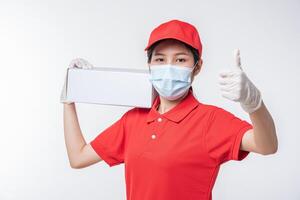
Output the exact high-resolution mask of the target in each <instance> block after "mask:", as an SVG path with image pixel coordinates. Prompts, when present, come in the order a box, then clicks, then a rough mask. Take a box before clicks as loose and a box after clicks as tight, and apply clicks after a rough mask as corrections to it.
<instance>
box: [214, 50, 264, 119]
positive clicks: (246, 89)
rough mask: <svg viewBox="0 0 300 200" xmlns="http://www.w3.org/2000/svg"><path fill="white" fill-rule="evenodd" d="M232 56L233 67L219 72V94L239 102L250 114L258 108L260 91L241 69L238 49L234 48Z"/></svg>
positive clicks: (260, 100) (260, 99) (260, 98)
mask: <svg viewBox="0 0 300 200" xmlns="http://www.w3.org/2000/svg"><path fill="white" fill-rule="evenodd" d="M234 56H235V66H234V68H233V69H231V70H227V71H222V72H220V73H219V86H220V89H221V94H222V96H223V97H225V98H227V99H230V100H232V101H236V102H240V104H241V107H242V108H243V109H244V110H245V111H246V112H247V113H249V114H250V113H252V112H254V111H256V110H257V109H258V108H260V106H261V103H262V97H261V92H260V91H259V90H258V89H257V88H256V87H255V85H254V84H253V83H252V82H251V81H250V79H249V78H248V77H247V75H246V74H245V72H244V71H243V69H242V67H241V59H240V51H239V49H236V50H235V52H234Z"/></svg>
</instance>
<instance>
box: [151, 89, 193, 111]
mask: <svg viewBox="0 0 300 200" xmlns="http://www.w3.org/2000/svg"><path fill="white" fill-rule="evenodd" d="M188 93H189V91H187V92H186V93H185V94H184V95H183V96H182V97H180V98H178V99H176V100H172V101H171V100H168V99H166V98H164V97H162V96H159V98H160V104H159V105H158V108H157V111H158V112H159V113H160V114H164V113H165V112H168V111H169V110H171V109H172V108H174V107H175V106H176V105H177V104H179V103H180V102H181V101H182V100H183V99H184V98H185V97H186V95H187V94H188Z"/></svg>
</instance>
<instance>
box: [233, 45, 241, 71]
mask: <svg viewBox="0 0 300 200" xmlns="http://www.w3.org/2000/svg"><path fill="white" fill-rule="evenodd" d="M234 59H235V67H238V68H240V69H241V70H243V69H242V65H241V57H240V50H239V49H235V50H234Z"/></svg>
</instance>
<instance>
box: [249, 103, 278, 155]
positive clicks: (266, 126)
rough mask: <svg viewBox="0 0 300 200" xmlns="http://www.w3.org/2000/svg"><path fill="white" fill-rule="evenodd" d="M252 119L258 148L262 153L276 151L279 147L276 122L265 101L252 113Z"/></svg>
mask: <svg viewBox="0 0 300 200" xmlns="http://www.w3.org/2000/svg"><path fill="white" fill-rule="evenodd" d="M250 119H251V122H252V125H253V134H254V140H255V144H256V146H257V149H259V151H260V152H261V153H262V154H270V153H275V152H276V151H277V148H278V141H277V136H276V129H275V124H274V121H273V118H272V116H271V114H270V113H269V111H268V110H267V108H266V106H265V104H264V102H262V104H261V107H260V108H259V109H258V110H256V111H255V112H253V113H251V114H250Z"/></svg>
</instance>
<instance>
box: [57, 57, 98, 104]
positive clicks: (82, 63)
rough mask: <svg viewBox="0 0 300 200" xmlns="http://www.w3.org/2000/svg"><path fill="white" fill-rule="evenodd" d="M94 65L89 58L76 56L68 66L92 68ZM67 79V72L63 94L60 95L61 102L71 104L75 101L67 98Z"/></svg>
mask: <svg viewBox="0 0 300 200" xmlns="http://www.w3.org/2000/svg"><path fill="white" fill-rule="evenodd" d="M93 67H94V66H93V65H92V64H90V63H89V62H88V61H87V60H84V59H83V58H75V59H73V60H72V61H71V62H70V64H69V67H68V68H81V69H92V68H93ZM66 81H67V74H66V76H65V82H64V85H63V88H62V91H61V95H60V102H61V103H66V104H71V103H74V102H72V101H68V100H67V99H66V98H67V85H66Z"/></svg>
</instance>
